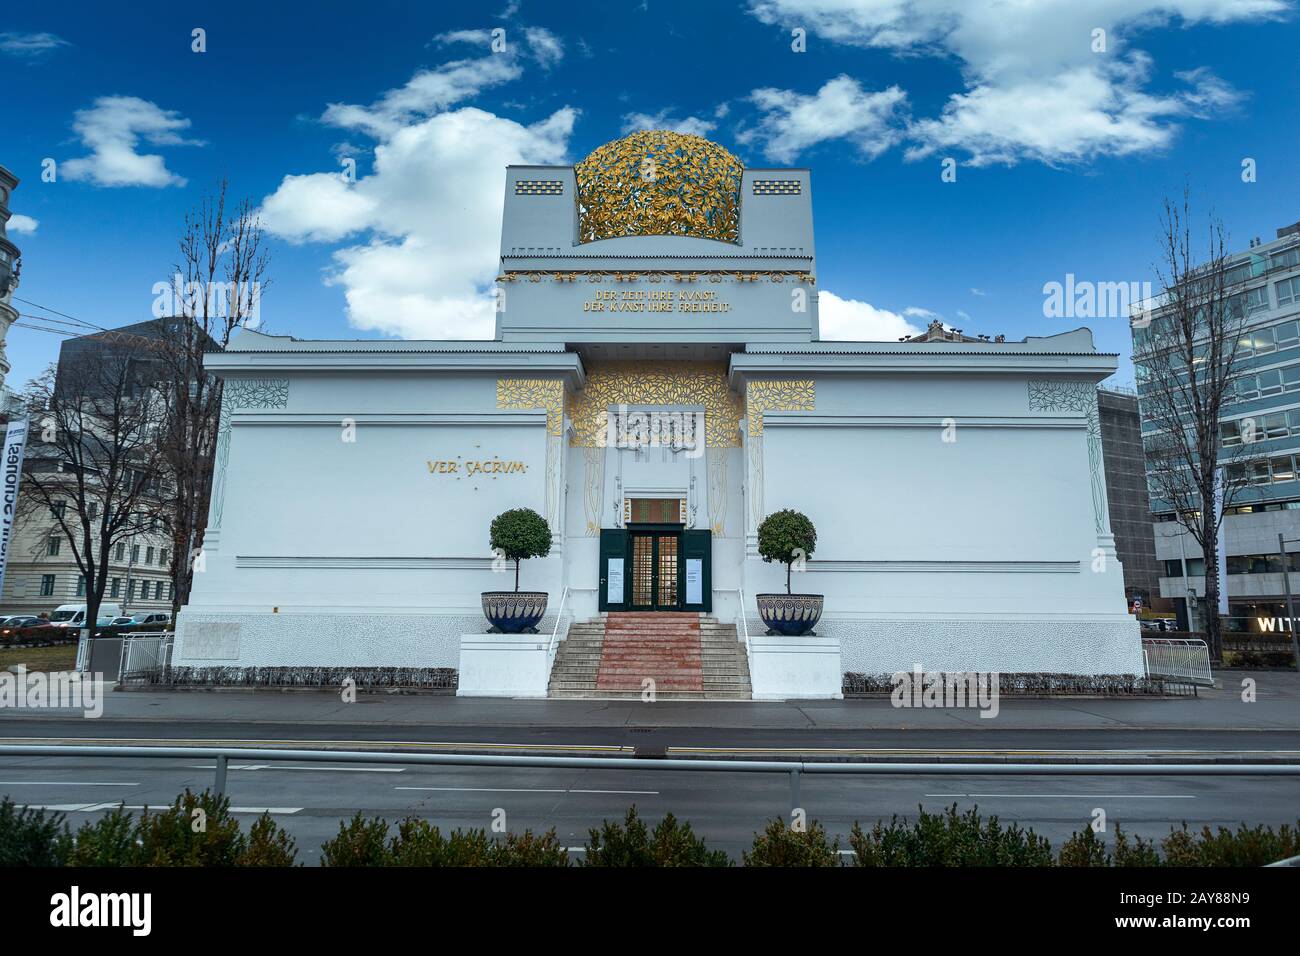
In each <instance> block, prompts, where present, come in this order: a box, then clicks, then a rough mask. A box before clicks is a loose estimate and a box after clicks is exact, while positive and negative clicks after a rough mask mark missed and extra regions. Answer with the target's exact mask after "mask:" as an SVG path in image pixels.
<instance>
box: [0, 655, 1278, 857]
mask: <svg viewBox="0 0 1300 956" xmlns="http://www.w3.org/2000/svg"><path fill="white" fill-rule="evenodd" d="M1245 678H1250V679H1252V680H1254V682H1255V684H1256V688H1255V689H1256V693H1255V695H1254V696H1253V698H1252V699H1249V700H1247V699H1245V698H1244V697H1243V695H1242V693H1241V690H1240V684H1241V681H1242V680H1243V679H1245ZM0 738H3V739H4V740H5V742H7V743H25V742H30V743H74V742H76V743H94V742H99V743H119V744H128V743H141V744H149V743H153V744H158V743H184V742H193V743H196V744H199V743H223V744H226V745H229V746H282V747H285V746H287V747H293V746H311V747H328V748H335V749H378V750H384V751H392V752H394V753H395V757H394V760H395V761H400V752H402V751H404V750H407V751H409V750H416V751H439V750H441V751H472V752H511V753H531V754H548V753H550V754H554V753H568V754H577V755H584V756H595V755H618V756H642V757H647V758H652V757H654V756H658V755H668V756H674V757H678V756H687V757H689V756H722V757H755V756H770V757H772V758H775V759H813V760H817V759H830V760H844V759H853V760H889V761H908V760H915V761H954V760H957V761H963V762H965V761H969V760H972V759H978V760H991V761H995V762H997V761H1016V762H1022V761H1031V762H1032V761H1043V760H1048V761H1052V760H1055V761H1067V762H1089V763H1092V762H1108V761H1125V762H1128V761H1154V762H1216V761H1218V762H1269V761H1285V762H1292V763H1294V762H1300V680H1297V678H1296V677H1295V675H1291V674H1278V673H1269V672H1261V673H1259V674H1256V675H1243V674H1234V675H1232V676H1231V678H1230V679H1225V680H1224V682H1223V684H1222V685H1221V687H1220V688H1217V689H1214V690H1211V691H1206V692H1203V693H1202V695H1201V696H1199V697H1197V698H1189V699H1180V700H1152V699H1125V698H1117V699H1102V700H1098V699H1079V698H1075V699H1055V700H1014V699H1007V700H1004V701H1003V702H1002V706H1001V709H1000V711H999V714H998V716H997V718H996V719H984V718H981V717H979V715H978V713H977V712H975V711H952V710H947V711H944V710H897V709H894V708H893V707H891V706H890V703H889V701H888V700H881V699H875V700H851V701H815V702H789V703H773V704H764V703H756V702H747V701H746V702H737V703H721V702H716V703H707V702H669V701H664V702H660V703H657V704H644V703H641V702H638V701H525V700H471V699H464V698H455V697H430V696H420V695H410V696H408V695H375V696H369V695H366V696H362V697H361V698H360V699H359V700H358V701H357V702H356V703H351V704H348V703H343V702H342V701H341V700H340V699H339V697H338V696H337V695H333V694H330V693H328V692H320V693H266V692H258V693H252V692H221V693H195V692H190V693H183V692H182V693H171V694H168V693H138V692H131V693H109V694H107V695H106V696H105V698H104V713H103V715H102V716H101V717H99V718H97V719H85V718H83V717H82V716H81V714H80V713H79V712H78V711H75V710H59V709H42V710H14V709H8V710H0ZM212 778H213V772H212V769H211V761H210V760H207V761H205V760H201V759H188V760H187V759H181V760H171V759H161V758H158V759H130V758H112V759H109V758H84V759H71V758H64V757H56V758H12V757H0V793H7V794H8V795H10V797H11V798H12V799H13V800H15V802H18V803H22V804H26V805H32V806H46V807H55V808H60V809H61V810H62V811H63V812H65V813H67V815H68V818H69V819H70V821H72V822H73V823H74V824H77V823H79V822H81V821H84V820H87V819H92V818H93V817H95V816H96V815H98V814H101V813H103V812H104V811H105V808H107V807H110V806H115V805H117V804H118V803H123V804H126V805H127V806H130V807H140V806H145V805H150V806H159V805H163V804H166V803H170V802H171V800H172V799H174V797H175V796H176V794H177V793H179V792H180V791H181V790H183V789H184V788H185V787H190V788H192V789H204V788H207V787H209V786H211V783H212ZM228 793H229V795H230V797H231V799H232V803H233V805H234V806H236V807H238V808H241V813H242V812H248V813H253V812H260V811H261V810H262V809H270V810H271V812H272V813H273V814H274V815H275V816H276V818H277V819H278V820H279V821H280V823H281V824H282V825H284V826H285V827H286V828H287V829H288V830H289V832H290V833H291V834H292V835H293V836H294V837H295V839H296V840H297V841H298V845H299V848H300V859H301V860H302V861H304V862H307V863H314V862H316V861H317V860H318V858H319V847H320V843H321V842H322V841H323V840H324V839H326V838H327V837H329V836H331V835H332V834H333V833H335V832H336V831H337V828H338V823H339V821H340V820H341V819H345V818H348V817H350V816H351V815H352V814H353V813H355V812H356V811H357V810H360V811H361V812H363V813H365V814H367V815H381V816H384V817H386V818H387V819H389V820H390V821H396V820H398V819H401V818H402V817H405V816H407V815H416V816H422V817H426V818H428V819H430V820H432V821H434V822H435V823H437V824H438V825H439V826H441V827H443V828H444V829H447V828H455V827H489V826H490V825H491V822H492V818H493V812H494V811H495V810H497V809H501V810H504V811H505V814H506V822H507V825H508V826H509V827H510V829H512V830H516V831H518V830H523V829H525V828H531V829H534V830H539V829H541V830H545V829H550V828H551V827H554V828H555V830H556V832H557V834H558V835H559V837H560V838H561V840H562V841H564V843H565V844H566V845H567V846H570V847H573V848H575V851H576V850H578V849H580V848H581V847H582V845H583V844H584V843H585V841H586V839H587V830H588V829H589V828H590V827H593V826H598V825H599V824H600V822H601V821H602V820H605V819H614V818H620V817H621V816H622V815H623V813H624V812H625V811H626V809H627V807H628V806H629V805H631V804H634V803H635V804H636V805H637V806H638V807H639V808H640V809H641V811H642V812H643V814H644V815H645V816H646V817H647V818H649V819H651V820H657V819H658V818H660V817H661V816H662V815H663V814H664V813H667V812H670V811H671V812H672V813H674V814H675V815H677V816H678V817H679V818H680V819H684V820H688V821H690V823H691V824H692V825H693V826H694V827H695V829H696V830H697V832H699V833H701V834H702V835H704V836H705V837H706V838H707V839H708V840H709V841H710V843H711V844H712V845H716V846H718V847H720V848H722V849H725V850H727V851H728V852H729V853H731V854H733V855H734V856H737V857H738V856H739V853H740V851H741V850H742V849H744V848H746V847H748V846H749V844H750V842H751V840H752V838H753V834H754V831H755V830H757V829H759V828H761V827H762V826H763V824H764V822H765V821H766V820H769V819H771V818H772V817H774V816H778V815H783V814H785V813H787V812H788V810H789V805H790V795H789V785H788V781H787V780H786V779H784V778H782V777H777V776H772V777H767V776H758V775H754V774H742V773H730V774H728V773H711V772H710V773H701V772H695V773H677V772H662V771H661V772H651V771H627V772H615V771H610V770H581V771H580V770H572V771H567V770H552V769H514V768H509V769H487V768H421V767H414V766H411V765H406V766H403V765H402V764H401V763H400V762H394V763H393V764H391V765H367V766H364V767H346V766H339V765H333V766H321V765H316V766H311V765H306V764H274V763H267V764H258V763H252V764H237V765H234V766H232V768H231V770H230V773H229V781H228ZM800 802H801V803H802V804H803V806H804V807H805V808H806V810H807V812H808V814H809V816H810V818H815V819H817V820H819V821H821V822H822V823H823V825H825V826H826V827H827V828H828V830H829V831H830V832H831V833H833V834H836V835H838V836H840V837H844V836H845V835H846V834H847V833H848V830H849V829H850V827H851V826H852V824H853V822H854V821H855V820H858V821H862V822H863V823H865V824H870V823H872V822H874V821H876V820H877V819H886V820H887V819H888V818H889V817H891V816H892V815H894V814H898V815H900V816H907V815H914V814H915V813H916V810H917V807H918V806H923V807H925V808H926V809H928V810H938V809H941V808H943V807H946V806H948V805H950V804H952V803H956V804H957V805H958V806H959V807H960V808H963V809H965V808H967V807H971V806H978V807H979V808H980V810H981V811H982V812H985V813H994V814H997V815H998V816H999V817H1001V818H1002V819H1003V820H1004V821H1007V822H1012V821H1013V822H1016V823H1019V824H1020V825H1022V826H1026V827H1033V828H1034V830H1036V831H1037V832H1039V833H1041V834H1043V835H1044V836H1046V837H1048V838H1049V839H1050V840H1052V842H1053V844H1054V845H1057V846H1059V844H1060V842H1061V841H1062V840H1064V839H1065V838H1066V837H1067V836H1068V835H1069V834H1070V833H1072V832H1074V831H1076V830H1078V829H1080V828H1082V827H1083V826H1085V825H1087V823H1088V822H1089V821H1090V820H1091V819H1092V815H1093V811H1094V810H1095V809H1097V808H1101V809H1103V810H1105V811H1106V814H1107V817H1108V819H1109V821H1110V822H1111V823H1112V824H1113V823H1114V822H1116V821H1118V822H1120V823H1122V824H1123V825H1124V827H1125V829H1131V830H1132V831H1133V832H1136V833H1139V834H1142V835H1143V836H1148V837H1155V838H1158V837H1162V836H1164V835H1165V834H1167V833H1168V831H1169V829H1170V827H1171V826H1176V825H1180V824H1181V822H1182V821H1184V820H1185V821H1187V822H1188V823H1189V824H1192V825H1194V826H1197V827H1199V826H1201V825H1210V826H1213V827H1217V826H1220V825H1222V826H1233V827H1235V826H1236V825H1237V824H1239V823H1242V822H1245V823H1248V824H1251V825H1255V824H1258V823H1264V824H1268V825H1270V826H1274V827H1276V826H1278V825H1280V824H1282V823H1292V824H1294V823H1295V822H1296V820H1297V817H1300V777H1285V778H1261V777H1168V776H1166V777H1159V776H1152V777H1146V776H1141V777H1137V776H1132V777H1130V776H1125V777H1116V776H1110V777H1106V776H1092V777H1087V776H1070V777H1066V776H1042V777H1007V776H1000V777H998V776H989V775H983V776H961V777H956V776H919V775H918V776H911V775H909V776H888V777H871V778H860V777H828V776H818V777H811V776H805V777H804V778H803V782H802V794H801V801H800ZM250 819H251V817H250ZM578 855H579V854H578V853H577V852H575V858H576V857H577V856H578Z"/></svg>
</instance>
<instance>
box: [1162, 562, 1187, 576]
mask: <svg viewBox="0 0 1300 956" xmlns="http://www.w3.org/2000/svg"><path fill="white" fill-rule="evenodd" d="M1182 576H1183V562H1182V561H1180V560H1178V559H1177V558H1173V559H1171V560H1168V561H1166V562H1165V577H1167V578H1181V577H1182Z"/></svg>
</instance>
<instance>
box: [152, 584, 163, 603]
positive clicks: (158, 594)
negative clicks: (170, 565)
mask: <svg viewBox="0 0 1300 956" xmlns="http://www.w3.org/2000/svg"><path fill="white" fill-rule="evenodd" d="M153 596H154V600H155V601H161V600H162V599H163V582H161V581H159V582H158V583H157V584H155V585H154V587H153Z"/></svg>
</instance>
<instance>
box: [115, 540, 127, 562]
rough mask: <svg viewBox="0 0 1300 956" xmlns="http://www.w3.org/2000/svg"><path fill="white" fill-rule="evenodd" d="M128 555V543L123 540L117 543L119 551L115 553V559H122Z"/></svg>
mask: <svg viewBox="0 0 1300 956" xmlns="http://www.w3.org/2000/svg"><path fill="white" fill-rule="evenodd" d="M125 557H126V545H125V544H123V543H122V542H121V541H119V542H118V543H117V551H116V552H115V553H114V558H115V560H118V561H121V560H123V559H124V558H125Z"/></svg>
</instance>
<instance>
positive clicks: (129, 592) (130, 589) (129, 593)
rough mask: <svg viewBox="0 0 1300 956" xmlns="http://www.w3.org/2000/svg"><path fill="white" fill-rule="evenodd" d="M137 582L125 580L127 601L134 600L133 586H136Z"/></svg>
mask: <svg viewBox="0 0 1300 956" xmlns="http://www.w3.org/2000/svg"><path fill="white" fill-rule="evenodd" d="M137 583H138V582H136V581H128V582H127V584H126V599H127V600H128V601H134V600H135V586H136V584H137Z"/></svg>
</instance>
